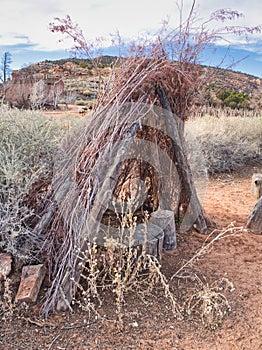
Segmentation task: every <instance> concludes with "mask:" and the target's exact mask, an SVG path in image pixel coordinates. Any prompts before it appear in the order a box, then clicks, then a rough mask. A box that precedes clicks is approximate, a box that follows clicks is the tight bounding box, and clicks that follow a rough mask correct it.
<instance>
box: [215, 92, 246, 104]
mask: <svg viewBox="0 0 262 350" xmlns="http://www.w3.org/2000/svg"><path fill="white" fill-rule="evenodd" d="M216 96H217V98H219V99H220V100H221V101H222V106H226V107H230V108H246V107H248V103H249V99H250V98H249V96H248V94H245V93H242V92H240V91H236V90H230V89H229V90H222V91H219V92H218V93H217V94H216Z"/></svg>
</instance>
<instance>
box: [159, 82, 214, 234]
mask: <svg viewBox="0 0 262 350" xmlns="http://www.w3.org/2000/svg"><path fill="white" fill-rule="evenodd" d="M157 94H158V96H159V99H160V103H161V105H162V107H163V108H164V109H165V110H167V111H169V112H170V113H172V109H171V106H170V103H169V100H168V98H167V95H166V93H165V90H164V89H163V88H157ZM174 123H175V130H174V135H173V139H172V146H173V147H172V152H173V159H174V161H175V163H176V168H177V172H178V175H179V178H180V181H181V188H182V189H183V194H184V196H185V197H186V203H181V204H183V205H184V211H185V213H186V216H185V217H184V218H183V222H182V225H181V226H180V231H181V232H185V231H187V230H189V229H190V228H191V227H192V226H193V225H194V227H195V228H196V229H197V230H198V231H199V232H200V233H205V232H206V231H207V224H206V220H205V216H204V213H203V209H202V206H201V204H200V202H199V199H198V196H197V192H196V188H195V186H194V182H193V177H192V173H191V170H190V167H189V164H188V161H187V156H186V153H185V149H186V147H185V138H184V134H183V122H182V121H181V124H182V125H180V123H178V120H177V118H175V117H174Z"/></svg>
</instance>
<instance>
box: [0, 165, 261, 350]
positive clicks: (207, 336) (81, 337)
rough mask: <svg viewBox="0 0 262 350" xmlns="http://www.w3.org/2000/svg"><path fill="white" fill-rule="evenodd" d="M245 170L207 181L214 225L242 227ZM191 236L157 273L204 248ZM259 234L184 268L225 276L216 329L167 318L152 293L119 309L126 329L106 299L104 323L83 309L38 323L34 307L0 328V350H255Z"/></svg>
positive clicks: (180, 288)
mask: <svg viewBox="0 0 262 350" xmlns="http://www.w3.org/2000/svg"><path fill="white" fill-rule="evenodd" d="M256 171H262V168H260V169H259V168H254V167H253V168H249V169H247V170H245V171H241V172H238V173H236V174H229V175H221V176H217V177H215V178H212V179H210V180H209V184H208V188H207V193H206V196H205V200H204V209H205V212H206V214H207V216H208V217H209V218H210V219H211V220H213V221H214V222H216V224H217V225H218V226H219V227H224V228H226V227H227V226H228V225H230V224H231V223H234V225H235V226H237V227H241V226H245V224H246V221H247V217H248V214H249V212H250V211H251V209H252V208H253V206H254V205H255V202H256V200H255V199H254V198H253V197H251V195H250V190H249V188H250V179H251V175H252V173H253V172H256ZM204 240H205V237H203V236H202V235H199V234H197V233H193V234H192V235H188V234H185V235H182V236H180V237H179V245H178V249H176V250H175V251H173V252H166V253H165V254H164V256H163V262H162V265H163V270H164V271H165V273H166V275H167V276H169V277H170V276H171V275H172V274H173V273H174V272H175V271H176V270H177V266H179V264H180V263H181V261H187V260H188V259H189V258H190V257H191V256H192V255H193V254H195V252H196V250H197V249H199V248H200V247H201V246H202V245H203V243H204ZM261 270H262V236H259V235H254V234H252V233H250V232H248V231H246V230H243V232H241V233H240V234H237V235H236V234H235V235H230V236H229V237H228V238H225V239H221V240H219V241H217V242H216V243H214V244H213V245H212V249H211V250H209V251H208V253H207V254H205V255H203V256H200V258H199V259H198V260H197V261H196V262H195V264H194V265H193V266H192V267H190V270H188V272H189V273H191V275H192V274H194V273H195V274H197V275H198V276H200V278H201V279H202V281H204V282H206V283H213V282H214V281H217V280H221V279H223V278H227V279H228V280H229V281H231V282H232V283H233V285H234V290H232V291H231V292H227V294H226V297H227V299H228V301H229V303H230V305H231V311H230V313H228V314H227V315H226V316H225V318H224V320H223V322H222V324H221V325H220V326H219V327H218V328H217V329H216V330H210V329H208V328H205V327H204V326H203V324H202V323H201V319H200V318H199V317H197V316H198V315H195V316H193V315H192V317H187V318H185V319H184V320H182V321H179V320H176V319H174V318H173V316H172V313H171V312H170V305H169V302H168V301H166V300H165V299H164V298H163V292H162V291H161V290H159V291H158V290H156V291H154V292H152V295H150V297H149V298H148V299H146V300H143V301H141V299H140V298H138V297H137V295H129V296H128V298H127V303H126V305H125V317H124V321H125V328H124V330H123V331H121V332H120V331H118V330H117V329H116V327H115V324H114V322H113V319H114V318H115V314H114V308H113V306H112V305H113V301H112V299H110V298H111V297H112V296H108V302H107V303H106V304H105V305H104V306H103V307H102V308H101V309H99V312H100V314H101V315H103V316H104V317H105V318H104V320H103V321H101V320H97V319H96V318H95V317H94V316H90V317H89V315H88V313H87V312H83V311H81V312H80V311H76V312H75V313H73V314H72V315H69V314H54V315H52V316H51V317H49V318H48V319H47V320H39V318H37V315H38V310H39V306H38V305H35V306H34V308H33V309H31V311H30V312H29V311H27V312H25V314H24V315H23V316H21V317H20V318H18V317H17V318H15V319H14V320H13V321H12V322H6V323H2V324H1V325H0V350H4V349H5V350H14V349H15V350H22V349H30V350H31V349H37V350H39V349H47V350H51V349H52V350H54V349H57V350H59V349H60V350H62V349H68V350H72V349H77V350H78V349H83V350H84V349H85V350H87V349H89V350H91V349H123V350H124V349H142V350H146V349H156V350H161V349H167V350H169V349H177V350H198V349H199V350H200V349H201V350H235V349H236V350H238V349H241V350H242V349H243V350H244V349H245V350H262V273H261ZM190 283H191V282H190V278H188V279H187V278H186V277H185V278H184V279H181V281H178V282H177V281H175V282H174V286H175V288H176V295H177V296H178V298H181V300H183V297H184V294H185V293H188V292H190V290H191V289H190V288H194V286H193V285H192V286H191V285H190Z"/></svg>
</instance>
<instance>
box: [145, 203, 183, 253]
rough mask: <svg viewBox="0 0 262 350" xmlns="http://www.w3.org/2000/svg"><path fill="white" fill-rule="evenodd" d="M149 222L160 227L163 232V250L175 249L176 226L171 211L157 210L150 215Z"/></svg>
mask: <svg viewBox="0 0 262 350" xmlns="http://www.w3.org/2000/svg"><path fill="white" fill-rule="evenodd" d="M149 222H151V223H152V224H154V225H157V226H159V227H161V229H162V230H163V231H164V242H163V249H166V250H172V249H176V247H177V241H176V224H175V216H174V213H173V211H171V210H163V209H158V210H156V211H154V212H153V213H152V214H151V217H150V219H149Z"/></svg>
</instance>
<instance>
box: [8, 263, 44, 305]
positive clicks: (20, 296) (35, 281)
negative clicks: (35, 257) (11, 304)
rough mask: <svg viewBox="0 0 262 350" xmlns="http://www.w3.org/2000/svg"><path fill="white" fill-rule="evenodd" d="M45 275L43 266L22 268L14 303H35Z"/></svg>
mask: <svg viewBox="0 0 262 350" xmlns="http://www.w3.org/2000/svg"><path fill="white" fill-rule="evenodd" d="M45 274H46V269H45V267H44V265H43V264H39V265H31V266H24V267H23V270H22V277H21V281H20V285H19V289H18V292H17V294H16V298H15V300H16V301H26V302H35V301H36V299H37V296H38V293H39V290H40V287H41V284H42V282H43V279H44V277H45Z"/></svg>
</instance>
